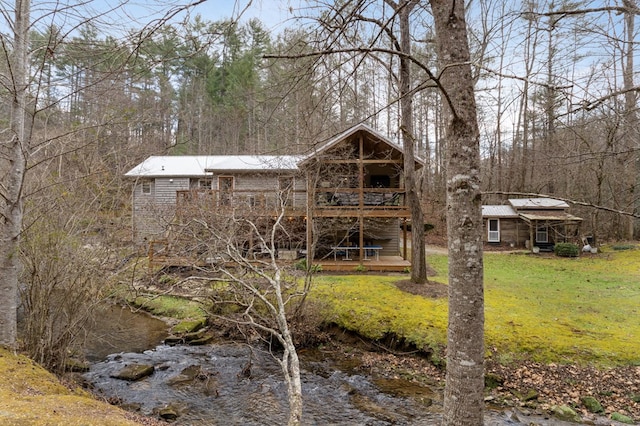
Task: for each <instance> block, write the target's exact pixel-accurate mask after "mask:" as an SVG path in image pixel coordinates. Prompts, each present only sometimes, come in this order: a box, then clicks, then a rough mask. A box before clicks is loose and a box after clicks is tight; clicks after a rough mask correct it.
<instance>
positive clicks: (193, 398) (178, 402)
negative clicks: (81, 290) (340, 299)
mask: <svg viewBox="0 0 640 426" xmlns="http://www.w3.org/2000/svg"><path fill="white" fill-rule="evenodd" d="M125 311H127V312H125ZM108 315H111V317H108ZM130 315H131V313H130V312H128V310H120V309H119V308H113V310H111V311H109V312H107V313H103V314H102V321H100V322H101V323H106V322H109V324H108V326H107V328H108V329H109V330H111V331H114V330H115V332H116V336H120V337H118V338H115V339H108V338H106V336H107V331H106V330H104V331H101V332H98V333H97V335H99V336H102V337H103V338H102V339H100V340H97V341H96V342H98V343H96V344H94V345H93V348H92V349H91V352H90V353H88V354H87V355H88V357H89V358H90V359H93V360H94V362H93V364H92V366H91V369H90V371H89V372H88V373H86V374H85V375H84V378H85V379H86V380H87V381H88V382H89V383H91V384H92V386H93V387H94V388H95V390H96V391H98V392H99V393H101V394H102V395H104V396H105V397H107V398H109V399H110V400H113V401H118V402H119V403H121V404H122V405H123V406H124V407H125V408H129V409H133V410H137V411H139V412H140V413H142V414H145V415H150V416H157V415H158V413H159V411H160V410H162V409H163V408H166V407H171V409H172V410H173V411H174V412H176V413H177V414H178V418H177V420H176V422H175V424H179V425H194V426H195V425H225V426H226V425H246V426H250V425H256V426H258V425H282V424H286V413H287V412H288V408H287V400H286V386H285V384H284V381H283V379H282V372H281V371H280V367H279V365H278V364H277V362H276V361H275V360H274V358H273V357H272V356H271V354H269V353H267V352H264V351H260V350H256V349H255V348H254V349H252V348H250V347H249V346H247V345H244V344H234V343H218V344H210V345H206V346H184V345H178V346H167V345H163V344H161V340H162V339H163V338H164V337H163V336H165V335H166V331H165V330H166V325H165V324H164V323H162V322H161V321H158V320H155V319H153V318H151V317H149V316H146V315H139V314H138V315H134V317H131V316H130ZM118 324H119V325H118ZM125 330H126V332H124V331H125ZM145 330H146V331H145ZM125 336H129V337H128V338H127V337H125ZM150 336H153V337H150ZM154 339H155V341H154ZM99 342H103V343H99ZM104 342H108V344H106V345H105V344H104ZM94 343H95V342H94ZM142 346H146V347H142ZM106 352H109V355H105V353H106ZM325 355H327V354H324V353H322V352H321V351H319V350H314V351H307V350H305V351H303V354H302V355H301V362H302V367H303V372H302V381H303V398H304V416H303V418H304V424H305V425H371V426H378V425H436V424H438V423H439V419H440V411H441V409H442V406H441V398H442V395H441V392H439V391H437V390H434V389H430V388H427V387H420V386H416V385H415V384H413V383H411V382H409V381H406V380H403V379H397V380H396V379H393V380H385V381H384V383H383V382H381V381H379V380H376V379H375V378H373V377H367V376H364V375H361V374H358V373H357V372H355V371H353V370H351V369H349V368H348V366H347V365H345V364H341V363H340V360H336V359H334V358H333V357H332V356H325ZM249 362H250V374H247V373H248V372H247V370H246V367H247V365H248V364H249ZM132 364H146V365H152V366H154V372H153V374H151V375H150V376H148V377H146V378H144V379H141V380H138V381H125V380H121V379H117V378H114V377H112V376H114V375H116V374H117V373H118V372H119V371H121V370H122V369H123V368H124V366H126V365H132ZM485 424H486V425H496V426H498V425H500V426H501V425H522V424H526V425H529V424H534V425H541V426H546V425H575V424H574V423H566V422H560V421H558V420H553V419H548V418H544V417H541V416H525V415H523V414H522V413H519V412H518V413H515V412H511V411H505V412H501V411H493V410H487V413H486V416H485Z"/></svg>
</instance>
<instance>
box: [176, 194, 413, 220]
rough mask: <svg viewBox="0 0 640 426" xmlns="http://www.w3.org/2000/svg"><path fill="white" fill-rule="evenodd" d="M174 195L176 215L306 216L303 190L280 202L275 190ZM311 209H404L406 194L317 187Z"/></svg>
mask: <svg viewBox="0 0 640 426" xmlns="http://www.w3.org/2000/svg"><path fill="white" fill-rule="evenodd" d="M176 196H177V199H176V207H177V212H178V213H193V212H196V211H204V212H206V211H211V210H212V209H217V210H220V209H225V208H228V209H235V210H241V211H244V212H247V213H256V214H266V215H273V214H274V213H275V212H279V211H280V210H281V209H282V207H284V208H285V210H286V211H287V214H290V213H295V212H298V213H299V214H305V213H304V212H305V211H306V203H307V193H306V191H304V190H293V191H288V195H287V196H286V197H285V198H284V200H281V199H280V196H279V194H278V192H276V191H274V190H271V191H268V190H242V189H235V190H233V191H224V190H223V191H221V190H215V189H192V190H181V191H177V193H176ZM282 203H284V206H283V205H282ZM313 207H314V208H315V209H317V210H328V209H331V210H340V211H342V210H344V211H348V210H354V209H363V210H368V211H376V210H391V211H397V210H406V209H407V205H406V197H405V191H404V189H400V188H364V189H360V188H317V189H316V194H315V203H314V206H313Z"/></svg>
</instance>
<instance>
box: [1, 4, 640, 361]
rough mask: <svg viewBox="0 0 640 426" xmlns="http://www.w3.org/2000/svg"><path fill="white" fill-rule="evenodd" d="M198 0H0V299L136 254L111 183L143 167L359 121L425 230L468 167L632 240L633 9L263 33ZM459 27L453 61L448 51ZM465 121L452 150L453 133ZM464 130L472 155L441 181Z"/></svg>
mask: <svg viewBox="0 0 640 426" xmlns="http://www.w3.org/2000/svg"><path fill="white" fill-rule="evenodd" d="M203 3H204V1H195V2H193V3H184V4H182V3H180V2H170V3H167V2H160V1H158V2H154V1H149V2H147V4H145V5H144V6H142V7H141V6H140V5H137V4H133V3H131V4H130V3H129V2H127V1H124V2H118V3H117V4H115V5H112V4H111V3H103V2H97V1H96V2H93V1H89V2H82V3H80V4H74V3H71V4H62V3H59V4H52V3H47V2H38V1H29V0H16V1H15V2H7V1H4V0H3V1H2V19H1V20H0V41H1V44H0V97H1V98H2V103H1V104H0V120H1V122H2V127H1V129H2V137H1V139H0V141H1V143H0V176H1V178H0V208H1V213H0V214H1V216H0V225H1V227H0V274H1V275H2V278H1V279H0V292H2V293H3V294H8V295H11V294H13V293H15V291H16V285H17V284H16V283H18V281H19V279H18V277H21V278H20V280H22V282H28V283H29V286H25V287H24V288H22V291H23V294H22V298H23V300H27V303H28V304H29V307H30V309H36V308H39V309H43V310H46V307H45V306H46V304H47V303H46V302H48V301H49V302H50V301H51V300H53V299H52V298H54V297H56V290H55V288H56V285H60V286H61V285H63V284H62V283H64V286H67V287H66V288H68V286H69V285H73V286H77V287H76V288H77V289H78V292H79V293H78V297H77V298H76V300H78V301H80V300H82V301H86V300H90V299H91V298H93V297H94V296H95V295H96V294H98V293H99V292H100V291H99V288H98V287H99V285H98V284H99V282H100V280H101V277H100V276H97V275H100V274H95V273H92V271H102V272H104V271H108V268H109V267H113V264H114V262H115V263H117V262H118V259H121V258H122V253H123V251H124V252H128V253H129V255H128V256H134V255H135V254H136V253H137V251H136V250H138V249H139V248H137V247H134V246H133V244H132V241H131V182H130V181H129V180H127V179H126V178H125V177H124V173H125V172H126V171H127V170H129V169H131V167H133V166H134V165H136V164H138V163H140V162H141V161H142V160H143V159H145V158H146V157H148V156H149V155H186V154H304V153H307V152H310V151H312V150H313V149H314V148H315V147H317V146H319V145H320V144H322V143H323V142H325V141H327V140H330V139H331V138H332V137H333V136H335V135H336V134H339V133H340V132H341V131H344V130H345V129H346V128H349V127H351V126H353V125H356V124H358V123H366V124H367V125H369V126H371V127H372V128H374V129H376V130H377V131H379V132H381V133H384V134H385V135H387V136H388V137H389V138H390V139H391V140H393V141H397V142H398V144H400V145H401V146H403V147H404V150H405V152H409V153H411V154H412V155H415V156H416V157H419V158H421V159H423V160H424V164H425V167H424V168H423V169H422V170H421V172H420V173H415V174H413V173H410V174H409V177H408V179H412V180H414V181H415V182H413V183H411V186H413V185H414V183H415V187H416V188H417V189H416V191H414V192H415V194H417V195H416V197H417V200H418V202H419V203H420V204H421V205H422V206H423V210H424V221H425V222H428V223H431V224H434V225H435V230H436V232H440V233H441V235H445V229H446V224H445V222H446V220H449V219H450V218H451V216H448V214H449V213H448V212H447V194H448V193H449V194H451V192H452V190H451V188H450V187H449V186H448V185H450V183H451V178H452V177H456V176H458V177H460V176H462V177H463V178H464V179H466V178H467V177H469V176H471V179H470V180H472V182H470V183H468V187H469V188H472V190H473V191H476V190H478V191H479V193H481V195H482V203H484V204H500V203H502V202H504V200H506V199H507V198H509V197H518V196H526V197H531V196H541V197H553V198H556V199H559V200H563V201H566V202H567V203H569V204H571V205H572V209H573V211H574V212H575V214H576V215H578V216H581V217H583V218H584V222H583V225H582V227H583V228H582V230H583V233H586V234H589V235H592V236H593V237H594V241H595V242H596V243H599V242H605V241H632V240H634V239H637V238H638V237H639V235H640V122H639V116H638V92H639V91H640V86H639V85H638V83H637V80H638V68H637V65H636V64H635V62H636V61H637V59H638V28H637V27H636V25H635V23H636V18H637V16H638V15H639V14H640V9H639V7H638V5H637V2H636V0H602V1H589V0H582V1H567V0H562V1H556V0H539V1H530V0H526V1H521V2H508V1H504V0H502V1H501V0H473V1H468V2H464V4H463V5H461V4H460V2H455V1H452V2H444V1H436V0H432V1H429V2H427V1H422V2H421V1H417V0H357V1H337V2H333V1H323V0H309V1H304V2H302V1H300V2H299V3H298V4H296V5H295V6H293V5H289V4H288V3H287V5H286V6H285V5H284V4H281V3H284V2H275V3H273V4H272V5H273V7H277V8H280V9H281V11H282V13H283V14H284V15H286V19H282V21H281V22H263V21H261V20H260V19H259V18H258V17H256V16H255V14H252V13H251V10H252V8H253V7H256V5H255V4H253V3H254V2H252V1H248V2H240V1H237V2H234V8H233V12H232V13H231V14H229V16H207V15H206V14H204V13H201V12H200V10H201V8H202V7H203ZM265 3H269V4H270V5H271V3H270V2H266V1H265ZM449 3H451V4H449ZM445 6H450V10H447V9H446V8H445ZM446 13H449V15H448V16H449V20H448V21H447V20H446V19H444V17H446V16H447V15H446ZM442 19H444V20H442ZM454 21H455V22H460V23H462V25H458V26H456V25H453V24H452V23H453V22H454ZM459 29H462V31H463V32H458V33H456V34H454V32H455V31H456V30H459ZM445 31H451V33H450V34H451V37H450V38H446V37H447V34H449V33H445ZM465 31H466V32H465ZM454 35H456V36H457V37H458V39H455V38H454ZM460 36H462V37H464V38H466V40H467V42H468V45H469V46H468V47H469V49H468V52H465V51H464V49H463V48H464V47H465V46H462V44H464V43H458V45H459V46H452V45H451V42H450V43H449V45H447V43H446V42H447V40H449V41H451V40H459V37H460ZM457 47H460V48H461V49H462V51H459V50H456V49H457ZM467 53H468V54H467ZM455 58H463V59H461V60H460V61H459V62H456V61H455ZM452 70H455V71H460V72H461V74H460V76H461V78H460V79H459V80H460V81H458V83H459V82H462V83H466V82H469V83H471V84H472V85H473V86H472V88H473V93H472V96H468V93H466V92H465V91H464V87H463V88H462V90H458V89H457V88H456V87H455V85H456V83H457V82H456V81H455V79H453V81H452V77H451V76H452V75H453V71H452ZM467 70H468V72H467ZM465 72H466V74H465ZM469 93H470V92H469ZM469 98H474V99H472V100H471V101H470V100H469ZM473 100H475V105H474V106H473V108H470V109H469V108H467V106H468V105H469V102H470V103H471V104H473ZM465 102H467V104H465ZM457 108H460V109H457ZM463 109H465V113H466V112H471V114H469V115H465V114H459V113H460V112H461V111H462V110H463ZM476 112H477V114H476ZM469 116H473V117H474V120H476V119H477V126H475V123H474V124H473V125H471V126H470V127H468V128H466V130H467V131H468V132H467V134H463V135H462V136H461V137H462V138H464V137H467V138H468V139H473V140H472V141H471V143H472V145H466V146H465V145H459V144H457V142H456V138H455V137H454V136H455V135H454V133H455V132H454V133H452V131H453V130H452V129H453V127H452V123H453V125H455V124H460V122H461V121H464V119H466V118H468V117H469ZM469 129H470V130H469ZM454 130H455V129H454ZM463 130H464V129H463ZM476 132H477V143H478V149H479V152H478V154H479V155H478V157H479V158H478V164H475V162H474V161H475V160H473V158H472V159H471V160H470V162H469V163H468V165H469V167H468V169H469V176H467V174H465V173H461V172H460V173H459V172H454V171H453V170H452V167H453V166H456V165H457V164H459V165H461V166H465V165H467V163H463V161H464V159H463V157H464V156H465V155H470V156H474V155H475V152H471V151H473V150H474V147H473V144H475V143H476V139H475V137H474V135H475V133H476ZM469 135H471V136H469ZM476 166H478V167H476ZM476 176H477V177H478V185H477V186H478V188H476V185H475V183H474V182H473V179H475V177H476ZM464 179H463V180H464ZM465 184H467V183H466V182H465ZM407 186H408V187H409V186H410V185H409V183H408V184H407ZM473 191H471V192H470V194H471V195H470V197H471V198H473V199H474V200H475V196H474V195H473V194H475V192H473ZM449 202H451V200H449ZM467 207H468V206H467ZM476 210H477V209H476ZM478 214H479V213H478ZM17 254H19V256H18V255H17ZM18 258H20V260H19V261H18V260H17V259H18ZM476 260H477V259H476ZM478 265H479V267H478V268H477V270H476V271H475V272H477V273H478V274H477V276H475V277H474V279H477V278H478V277H479V278H480V280H481V279H482V270H481V260H480V261H479V263H478ZM450 269H451V270H454V268H453V267H451V268H450ZM470 269H473V268H470ZM104 273H106V272H104ZM25 277H27V278H25ZM70 283H71V284H70ZM89 284H90V285H89ZM14 299H16V298H13V297H6V298H5V299H3V300H2V301H1V302H2V304H1V305H0V308H2V310H3V311H6V312H9V311H11V312H15V311H16V305H17V300H14ZM76 308H77V307H76ZM47 315H48V314H47ZM8 323H15V316H13V317H11V316H9V317H6V316H5V317H2V318H0V344H3V345H4V344H5V343H7V342H9V343H10V345H11V344H12V343H13V342H15V333H16V330H15V327H11V326H10V325H7V324H8ZM31 325H32V326H33V327H35V328H38V327H40V328H41V331H42V330H44V329H46V327H51V321H50V320H48V321H43V322H42V323H38V324H35V323H34V324H31ZM34 335H37V333H36V332H35V331H34ZM75 337H76V336H73V335H64V336H62V337H60V336H58V337H57V338H60V339H67V340H69V341H71V340H73V339H74V338H75ZM26 344H27V346H29V345H31V349H32V350H33V351H34V352H35V355H36V356H35V358H36V360H38V359H37V358H38V356H40V357H43V356H44V352H42V353H40V352H39V351H40V350H41V349H42V348H41V346H42V341H41V340H38V341H35V340H34V341H32V342H27V343H26ZM48 344H50V347H51V348H62V347H64V345H61V344H60V342H59V341H58V342H49V343H48ZM42 350H44V349H42ZM49 355H50V354H49ZM60 356H61V357H62V356H63V355H62V354H60Z"/></svg>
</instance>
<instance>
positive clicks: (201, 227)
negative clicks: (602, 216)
mask: <svg viewBox="0 0 640 426" xmlns="http://www.w3.org/2000/svg"><path fill="white" fill-rule="evenodd" d="M292 196H293V192H292V191H291V190H290V189H287V190H282V191H278V192H275V191H274V193H273V194H270V195H268V197H267V199H266V200H265V202H266V204H265V205H262V206H259V207H256V208H255V209H253V208H251V206H250V205H247V204H245V203H243V200H242V199H241V198H240V197H235V198H234V199H233V203H230V204H229V205H228V206H225V207H219V208H218V209H216V211H211V210H210V209H209V208H208V207H207V206H208V205H209V204H207V203H205V204H204V205H202V204H200V205H198V204H194V205H192V209H191V210H190V211H189V214H188V215H185V216H184V217H183V218H182V220H181V222H180V224H179V225H178V226H177V228H176V229H175V233H174V234H175V235H180V237H179V238H181V240H182V241H185V242H189V244H190V245H189V246H185V247H184V249H185V252H188V253H191V254H193V253H194V252H197V251H198V250H199V251H200V254H201V258H202V259H204V260H205V265H204V266H201V270H202V271H203V272H204V273H205V276H208V277H209V278H207V279H208V280H211V281H213V282H214V291H213V293H212V296H211V300H212V301H213V311H212V313H213V315H214V316H215V317H216V318H219V319H222V320H223V321H228V322H232V323H233V324H236V325H237V326H240V327H244V328H247V329H248V330H253V331H254V332H255V331H257V332H258V335H259V336H260V338H261V339H264V341H265V342H266V344H267V345H268V347H269V348H270V349H272V350H271V351H270V352H271V353H272V354H273V355H274V358H275V359H277V361H278V363H279V365H280V368H281V369H282V373H283V377H284V379H285V382H286V384H287V395H288V401H289V416H288V424H289V425H299V424H301V422H302V406H303V402H302V384H301V379H300V362H299V360H298V353H297V350H296V346H295V344H294V337H293V335H292V331H291V326H290V319H291V317H293V316H294V315H302V314H303V309H302V308H301V304H302V303H304V296H305V295H306V291H307V289H308V287H307V285H305V286H303V287H300V286H299V282H298V279H297V278H296V277H295V276H294V275H293V274H292V273H291V269H290V267H286V266H283V264H282V261H281V260H279V259H278V247H281V248H282V249H283V250H284V245H286V242H288V241H290V240H291V239H296V238H298V237H300V238H304V226H302V225H304V223H303V221H301V220H296V219H293V220H290V219H289V218H288V217H286V216H285V213H286V208H285V206H287V205H288V200H289V199H290V198H289V197H292ZM298 219H299V218H298ZM296 222H299V224H298V225H300V226H298V225H296ZM176 243H177V242H176ZM174 244H175V243H174ZM193 244H196V246H197V247H194V246H193ZM176 248H177V247H174V250H175V249H176ZM211 277H213V278H211ZM305 284H308V282H305ZM272 339H275V340H276V341H277V344H276V345H273V343H272ZM273 346H275V347H273Z"/></svg>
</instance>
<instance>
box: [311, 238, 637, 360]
mask: <svg viewBox="0 0 640 426" xmlns="http://www.w3.org/2000/svg"><path fill="white" fill-rule="evenodd" d="M428 261H429V264H430V265H431V266H432V267H433V268H434V269H436V271H437V272H438V275H437V276H435V277H432V278H431V279H432V280H433V281H438V282H441V283H446V280H447V259H446V256H444V255H430V256H429V259H428ZM401 279H407V277H406V276H374V275H349V276H345V275H336V276H332V275H320V276H318V277H317V278H316V281H315V286H314V289H313V291H312V296H313V297H316V298H320V299H324V300H326V301H328V302H329V303H328V306H329V307H330V308H329V309H330V313H329V315H330V318H331V319H332V320H333V321H334V322H335V323H337V324H338V325H340V326H343V327H345V328H347V329H351V330H354V331H358V332H359V333H361V334H362V335H364V336H366V337H369V338H373V339H379V338H382V337H384V336H385V335H386V334H391V333H393V334H395V335H398V336H401V337H404V338H405V339H406V340H407V341H410V342H412V343H415V344H416V345H417V346H419V347H431V348H442V347H443V346H444V344H445V342H446V324H447V302H446V299H445V298H440V299H432V298H425V297H422V296H415V295H411V294H408V293H405V292H403V291H401V290H399V289H398V288H397V287H396V286H395V284H394V283H395V282H397V281H398V280H401ZM639 310H640V250H625V251H608V252H604V253H600V254H598V255H596V256H592V255H589V256H582V257H579V258H560V257H555V256H531V255H526V254H504V253H485V316H486V321H485V325H486V327H485V330H486V331H485V336H486V346H487V350H488V352H489V351H490V352H492V353H495V354H496V356H497V357H499V358H500V359H501V360H502V361H503V362H507V361H508V360H510V359H514V360H517V359H524V358H529V359H533V360H536V361H541V362H560V363H564V362H567V363H570V362H575V363H581V364H585V363H590V364H596V365H601V366H613V365H640V312H639Z"/></svg>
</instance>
